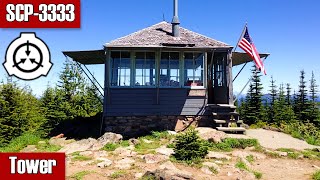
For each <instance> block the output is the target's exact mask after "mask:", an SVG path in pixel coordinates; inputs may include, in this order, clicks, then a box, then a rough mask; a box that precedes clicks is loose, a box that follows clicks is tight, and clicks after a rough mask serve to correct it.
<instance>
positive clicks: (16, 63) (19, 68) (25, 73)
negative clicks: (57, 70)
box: [3, 33, 52, 80]
mask: <svg viewBox="0 0 320 180" xmlns="http://www.w3.org/2000/svg"><path fill="white" fill-rule="evenodd" d="M3 66H4V67H5V69H6V71H7V72H8V74H9V75H10V76H16V77H17V78H19V79H23V80H33V79H37V78H39V77H40V76H47V74H48V73H49V71H50V69H51V67H52V63H51V59H50V51H49V49H48V47H47V45H46V44H45V43H44V42H43V41H42V40H41V39H40V38H38V37H36V34H35V33H21V35H20V37H18V38H17V39H15V40H14V41H12V42H11V44H10V45H9V47H8V49H7V52H6V60H5V62H4V63H3Z"/></svg>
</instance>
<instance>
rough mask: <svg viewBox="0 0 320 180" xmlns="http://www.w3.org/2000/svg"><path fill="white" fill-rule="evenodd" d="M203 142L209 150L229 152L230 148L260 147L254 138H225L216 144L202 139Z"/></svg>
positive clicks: (257, 148)
mask: <svg viewBox="0 0 320 180" xmlns="http://www.w3.org/2000/svg"><path fill="white" fill-rule="evenodd" d="M203 143H204V145H205V146H207V147H208V149H209V151H224V152H230V151H232V149H245V148H246V147H255V149H256V150H261V149H262V147H261V146H260V144H259V143H258V140H256V139H236V138H226V139H224V140H223V141H222V142H220V143H217V144H215V143H212V142H208V141H203Z"/></svg>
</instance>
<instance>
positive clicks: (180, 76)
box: [157, 51, 183, 89]
mask: <svg viewBox="0 0 320 180" xmlns="http://www.w3.org/2000/svg"><path fill="white" fill-rule="evenodd" d="M162 53H178V54H179V59H178V60H179V65H178V67H179V86H161V85H160V74H161V60H162V57H161V55H162ZM181 55H182V52H181V51H161V52H160V53H159V63H158V67H157V68H158V69H159V70H158V72H159V74H158V81H157V83H158V84H157V87H159V88H172V89H173V88H183V86H182V82H181V81H182V80H183V77H182V73H181V68H182V67H181V65H182V64H183V63H182V59H181ZM169 62H170V61H169ZM169 68H170V63H169ZM170 77H171V76H170Z"/></svg>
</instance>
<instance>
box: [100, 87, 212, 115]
mask: <svg viewBox="0 0 320 180" xmlns="http://www.w3.org/2000/svg"><path fill="white" fill-rule="evenodd" d="M190 91H195V90H190V89H184V88H174V89H171V88H166V89H162V88H160V89H159V96H158V98H159V99H158V98H157V95H158V93H157V89H156V88H113V89H110V93H109V97H108V98H110V99H109V101H108V103H107V105H106V107H105V111H104V112H105V113H106V114H105V115H106V116H152V115H201V114H203V112H202V111H203V109H204V107H205V105H206V96H205V90H196V91H197V92H198V93H190ZM157 99H158V102H157Z"/></svg>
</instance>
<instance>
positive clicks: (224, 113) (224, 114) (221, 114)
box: [212, 112, 239, 116]
mask: <svg viewBox="0 0 320 180" xmlns="http://www.w3.org/2000/svg"><path fill="white" fill-rule="evenodd" d="M212 115H213V116H239V113H237V112H221V113H216V112H213V113H212Z"/></svg>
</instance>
